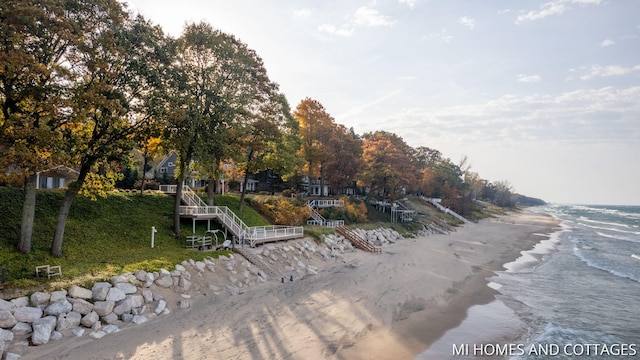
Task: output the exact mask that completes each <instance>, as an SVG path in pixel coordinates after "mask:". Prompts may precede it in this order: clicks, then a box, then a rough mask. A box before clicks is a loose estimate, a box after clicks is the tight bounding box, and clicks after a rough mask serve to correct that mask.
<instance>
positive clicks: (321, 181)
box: [320, 162, 328, 197]
mask: <svg viewBox="0 0 640 360" xmlns="http://www.w3.org/2000/svg"><path fill="white" fill-rule="evenodd" d="M323 165H324V164H323V163H322V162H320V196H321V197H325V196H326V195H325V193H324V166H323ZM327 195H328V194H327Z"/></svg>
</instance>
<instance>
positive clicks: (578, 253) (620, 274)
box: [573, 248, 640, 283]
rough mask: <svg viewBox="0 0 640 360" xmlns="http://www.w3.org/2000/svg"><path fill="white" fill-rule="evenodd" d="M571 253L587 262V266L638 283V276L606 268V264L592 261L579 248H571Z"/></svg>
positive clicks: (639, 280) (639, 281) (639, 279)
mask: <svg viewBox="0 0 640 360" xmlns="http://www.w3.org/2000/svg"><path fill="white" fill-rule="evenodd" d="M573 253H574V254H575V255H576V256H577V257H578V258H579V259H580V260H582V261H583V262H584V263H585V264H587V265H588V266H590V267H592V268H594V269H598V270H602V271H606V272H608V273H610V274H612V275H615V276H617V277H620V278H623V279H629V280H633V281H635V282H638V283H640V278H639V277H636V276H635V275H633V274H625V273H623V272H620V271H617V270H614V269H610V268H607V267H606V266H602V265H599V264H596V263H595V262H593V261H592V260H591V259H588V258H587V257H586V256H585V255H584V254H582V251H581V249H579V248H574V249H573Z"/></svg>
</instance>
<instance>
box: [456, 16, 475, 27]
mask: <svg viewBox="0 0 640 360" xmlns="http://www.w3.org/2000/svg"><path fill="white" fill-rule="evenodd" d="M458 24H461V25H464V26H466V27H468V28H469V29H473V28H474V27H476V22H475V20H473V19H471V18H468V17H466V16H462V17H460V18H459V19H458Z"/></svg>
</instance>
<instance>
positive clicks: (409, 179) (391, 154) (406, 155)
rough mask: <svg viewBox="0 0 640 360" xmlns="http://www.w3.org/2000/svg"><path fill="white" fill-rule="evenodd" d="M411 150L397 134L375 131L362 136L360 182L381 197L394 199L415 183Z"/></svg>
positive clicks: (414, 168) (414, 169) (414, 167)
mask: <svg viewBox="0 0 640 360" xmlns="http://www.w3.org/2000/svg"><path fill="white" fill-rule="evenodd" d="M413 154H414V151H413V149H412V148H411V147H410V146H409V145H407V144H406V143H405V142H404V140H403V139H402V138H401V137H399V136H398V135H396V134H394V133H390V132H386V131H376V132H374V133H366V134H364V135H363V143H362V159H363V163H364V165H363V171H362V174H361V181H362V182H363V183H364V184H365V185H368V186H369V187H370V189H371V191H373V192H376V193H377V194H379V195H380V196H382V197H383V198H392V199H396V198H398V197H400V196H402V194H403V191H404V190H405V189H406V188H407V187H409V186H412V184H414V183H415V182H416V173H417V171H416V166H415V162H414V161H413Z"/></svg>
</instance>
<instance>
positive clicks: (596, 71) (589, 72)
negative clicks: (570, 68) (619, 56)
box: [580, 64, 640, 80]
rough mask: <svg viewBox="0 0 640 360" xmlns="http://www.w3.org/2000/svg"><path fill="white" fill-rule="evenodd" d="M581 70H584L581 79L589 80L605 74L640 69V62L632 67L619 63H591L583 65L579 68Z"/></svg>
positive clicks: (626, 72) (620, 73)
mask: <svg viewBox="0 0 640 360" xmlns="http://www.w3.org/2000/svg"><path fill="white" fill-rule="evenodd" d="M580 70H581V71H582V72H586V73H585V74H584V75H582V76H580V79H581V80H589V79H591V78H594V77H606V76H620V75H626V74H629V73H631V72H634V71H640V64H638V65H635V66H633V67H624V66H620V65H607V66H602V65H593V66H583V67H581V68H580Z"/></svg>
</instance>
